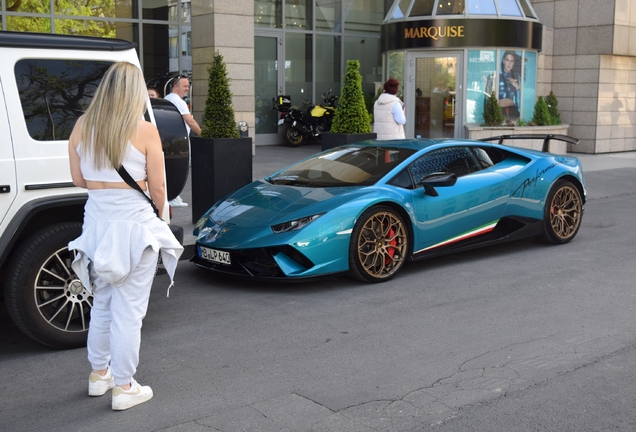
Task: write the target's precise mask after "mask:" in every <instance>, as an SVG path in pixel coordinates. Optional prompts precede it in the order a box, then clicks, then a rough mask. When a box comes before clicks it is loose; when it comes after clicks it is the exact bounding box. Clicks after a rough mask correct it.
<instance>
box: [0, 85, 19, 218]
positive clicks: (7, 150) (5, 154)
mask: <svg viewBox="0 0 636 432" xmlns="http://www.w3.org/2000/svg"><path fill="white" fill-rule="evenodd" d="M6 106H7V104H6V103H4V91H3V89H2V80H0V224H2V222H3V220H4V218H5V216H6V215H7V212H8V211H9V207H11V204H12V203H13V200H14V199H15V194H16V179H15V162H14V160H13V146H12V145H11V131H10V130H9V122H8V120H7V111H6Z"/></svg>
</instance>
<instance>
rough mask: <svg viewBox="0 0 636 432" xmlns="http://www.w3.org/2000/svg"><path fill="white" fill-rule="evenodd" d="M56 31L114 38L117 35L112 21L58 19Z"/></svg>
mask: <svg viewBox="0 0 636 432" xmlns="http://www.w3.org/2000/svg"><path fill="white" fill-rule="evenodd" d="M55 33H57V34H70V35H81V36H96V37H102V38H114V37H115V36H116V35H117V31H116V30H115V23H114V22H112V21H96V20H79V19H56V20H55Z"/></svg>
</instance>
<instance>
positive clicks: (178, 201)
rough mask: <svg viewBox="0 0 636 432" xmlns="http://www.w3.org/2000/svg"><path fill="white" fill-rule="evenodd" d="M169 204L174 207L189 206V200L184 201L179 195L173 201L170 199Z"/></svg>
mask: <svg viewBox="0 0 636 432" xmlns="http://www.w3.org/2000/svg"><path fill="white" fill-rule="evenodd" d="M168 204H170V205H171V206H172V207H187V206H188V203H187V202H183V200H182V199H181V196H177V197H176V198H175V199H173V200H172V201H169V202H168Z"/></svg>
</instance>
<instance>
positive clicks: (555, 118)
mask: <svg viewBox="0 0 636 432" xmlns="http://www.w3.org/2000/svg"><path fill="white" fill-rule="evenodd" d="M545 103H546V104H547V105H548V112H549V113H550V124H553V125H560V124H561V114H559V102H558V101H557V98H556V95H555V94H554V92H553V91H552V90H550V94H549V95H548V96H546V97H545Z"/></svg>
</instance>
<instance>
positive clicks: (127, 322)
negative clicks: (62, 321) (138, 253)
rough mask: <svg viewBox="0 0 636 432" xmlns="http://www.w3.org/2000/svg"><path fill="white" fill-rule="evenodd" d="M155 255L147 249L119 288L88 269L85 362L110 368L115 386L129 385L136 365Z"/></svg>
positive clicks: (98, 366)
mask: <svg viewBox="0 0 636 432" xmlns="http://www.w3.org/2000/svg"><path fill="white" fill-rule="evenodd" d="M157 257H158V253H157V252H154V251H153V250H152V248H150V247H148V248H147V249H146V250H145V251H144V253H143V255H142V257H141V260H140V262H139V265H137V267H135V269H134V270H133V271H132V273H131V274H130V277H129V278H128V280H127V281H126V283H125V284H124V285H122V286H121V287H114V286H112V285H111V284H108V283H104V282H103V281H102V280H101V278H100V277H99V276H98V275H97V274H96V273H95V271H94V270H93V268H92V265H90V266H89V270H90V278H91V282H93V308H92V309H91V322H90V326H89V330H88V343H87V348H88V361H89V362H90V363H91V366H92V368H93V369H94V370H103V369H106V367H107V366H108V364H109V362H110V368H111V370H112V373H113V376H114V378H115V384H117V385H126V384H128V383H130V382H131V379H132V377H133V376H134V375H135V372H136V371H137V365H138V364H139V347H140V344H141V324H142V320H143V318H144V317H145V316H146V310H147V309H148V301H149V299H150V289H151V287H152V281H153V275H154V272H155V269H156V266H157Z"/></svg>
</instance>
